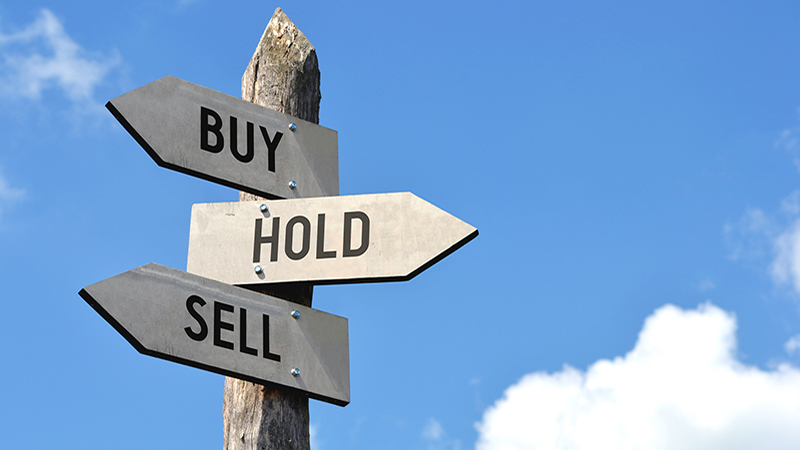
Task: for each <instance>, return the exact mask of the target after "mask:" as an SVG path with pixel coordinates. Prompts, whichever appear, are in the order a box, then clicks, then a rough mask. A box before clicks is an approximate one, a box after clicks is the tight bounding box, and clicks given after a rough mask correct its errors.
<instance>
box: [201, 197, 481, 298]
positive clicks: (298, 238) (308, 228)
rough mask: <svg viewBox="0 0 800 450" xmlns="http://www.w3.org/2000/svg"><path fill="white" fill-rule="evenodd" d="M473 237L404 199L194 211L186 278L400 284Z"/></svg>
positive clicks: (463, 226)
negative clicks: (193, 276)
mask: <svg viewBox="0 0 800 450" xmlns="http://www.w3.org/2000/svg"><path fill="white" fill-rule="evenodd" d="M477 235H478V230H477V229H476V228H475V227H473V226H471V225H469V224H467V223H465V222H463V221H461V220H459V219H458V218H456V217H454V216H452V215H450V214H448V213H446V212H444V211H442V210H441V209H439V208H437V207H435V206H433V205H431V204H430V203H428V202H426V201H424V200H422V199H420V198H419V197H417V196H415V195H414V194H411V193H409V192H402V193H394V194H371V195H352V196H342V197H318V198H307V199H305V198H304V199H295V200H275V201H268V202H266V201H265V202H233V203H205V204H196V205H194V206H193V207H192V222H191V228H190V232H189V258H188V263H187V271H188V272H190V273H194V274H197V275H200V276H204V277H208V278H212V279H215V280H219V281H222V282H225V283H230V284H235V285H259V284H269V283H288V282H308V283H312V284H334V283H358V282H371V281H405V280H409V279H411V278H413V277H414V276H416V275H417V274H419V273H420V272H422V271H423V270H425V269H427V268H428V267H430V266H431V265H433V264H435V263H436V262H438V261H439V260H441V259H442V258H444V257H445V256H447V255H449V254H450V253H452V252H454V251H456V250H457V249H458V248H460V247H461V246H463V245H464V244H466V243H467V242H469V241H470V240H472V239H473V238H475V237H476V236H477Z"/></svg>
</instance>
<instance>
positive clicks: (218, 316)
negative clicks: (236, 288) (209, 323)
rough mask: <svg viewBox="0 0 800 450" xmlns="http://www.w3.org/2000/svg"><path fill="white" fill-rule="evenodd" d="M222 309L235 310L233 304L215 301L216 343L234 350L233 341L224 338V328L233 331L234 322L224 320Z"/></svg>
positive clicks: (226, 310)
mask: <svg viewBox="0 0 800 450" xmlns="http://www.w3.org/2000/svg"><path fill="white" fill-rule="evenodd" d="M222 311H225V312H230V313H232V312H233V306H231V305H228V304H226V303H222V302H214V345H216V346H217V347H222V348H227V349H230V350H233V342H228V341H223V340H222V336H221V334H222V330H229V331H233V324H232V323H230V322H223V321H222Z"/></svg>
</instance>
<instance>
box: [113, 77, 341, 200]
mask: <svg viewBox="0 0 800 450" xmlns="http://www.w3.org/2000/svg"><path fill="white" fill-rule="evenodd" d="M106 108H108V110H109V111H110V112H111V113H112V114H113V115H114V117H115V118H116V119H117V120H118V121H119V122H120V123H121V124H122V126H123V127H125V129H126V130H127V131H128V133H130V134H131V136H133V138H134V139H136V142H138V143H139V145H141V146H142V148H144V149H145V151H147V153H148V154H149V155H150V157H151V158H153V160H154V161H155V162H156V164H158V165H159V166H162V167H166V168H168V169H172V170H176V171H178V172H183V173H185V174H188V175H192V176H195V177H198V178H202V179H205V180H208V181H212V182H214V183H219V184H222V185H225V186H228V187H232V188H235V189H239V190H241V191H245V192H249V193H252V194H255V195H259V196H262V197H266V198H273V199H275V198H299V197H320V196H329V195H338V194H339V153H338V137H337V133H336V131H334V130H331V129H328V128H325V127H321V126H319V125H316V124H314V123H311V122H307V121H305V120H301V119H298V118H295V117H292V116H288V115H286V114H282V113H279V112H277V111H274V110H271V109H268V108H264V107H262V106H258V105H256V104H253V103H250V102H247V101H244V100H240V99H238V98H235V97H231V96H229V95H227V94H223V93H221V92H217V91H214V90H211V89H208V88H205V87H202V86H198V85H196V84H193V83H190V82H188V81H184V80H181V79H178V78H175V77H172V76H166V77H164V78H161V79H159V80H156V81H154V82H152V83H150V84H147V85H145V86H142V87H140V88H138V89H135V90H133V91H131V92H128V93H126V94H123V95H121V96H119V97H117V98H115V99H112V100H110V101H109V102H108V103H107V104H106Z"/></svg>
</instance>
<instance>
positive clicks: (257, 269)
mask: <svg viewBox="0 0 800 450" xmlns="http://www.w3.org/2000/svg"><path fill="white" fill-rule="evenodd" d="M253 270H255V271H256V273H261V272H263V271H264V269H262V268H261V266H255V267H253Z"/></svg>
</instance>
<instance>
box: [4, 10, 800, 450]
mask: <svg viewBox="0 0 800 450" xmlns="http://www.w3.org/2000/svg"><path fill="white" fill-rule="evenodd" d="M279 6H280V7H282V8H283V9H284V11H285V12H286V13H287V15H288V16H289V17H290V18H291V19H292V20H293V21H294V22H295V24H297V25H298V27H299V28H300V29H301V30H302V31H303V32H304V33H305V34H306V36H307V37H308V38H309V40H310V41H311V42H312V44H313V45H314V46H315V47H316V49H317V54H318V57H319V60H320V70H321V72H322V103H321V110H320V124H321V125H323V126H326V127H328V128H332V129H334V130H337V131H338V134H339V170H340V190H341V193H342V194H367V193H380V192H400V191H411V192H413V193H415V194H416V195H418V196H419V197H421V198H423V199H425V200H427V201H429V202H431V203H433V204H435V205H437V206H439V207H440V208H442V209H444V210H446V211H448V212H450V213H452V214H454V215H455V216H457V217H459V218H461V219H463V220H465V221H467V222H468V223H470V224H472V225H474V226H476V227H477V228H478V229H479V230H480V236H479V237H478V238H477V239H475V240H474V241H472V242H470V243H469V244H467V245H466V246H465V247H464V248H462V249H461V250H459V251H458V252H456V253H454V254H453V255H451V256H449V257H448V258H446V259H445V260H443V261H442V262H440V263H439V264H437V265H435V266H433V267H432V268H431V269H429V270H428V271H426V272H424V273H422V274H421V275H419V276H418V277H417V278H415V279H413V280H411V281H409V282H404V283H386V284H365V285H355V286H346V285H345V286H324V287H318V288H317V289H316V290H315V295H314V307H315V308H318V309H321V310H324V311H327V312H331V313H334V314H337V315H341V316H344V317H347V318H348V319H349V324H350V345H351V347H350V356H351V394H352V398H351V401H352V402H351V404H350V405H348V406H347V407H344V408H341V407H337V406H333V405H328V404H324V403H320V402H316V401H312V405H311V424H312V429H313V448H315V449H316V450H330V449H335V448H348V449H372V448H385V449H436V450H438V449H447V450H451V449H452V450H455V449H467V448H478V449H480V450H494V449H510V448H520V449H563V448H571V449H586V448H592V449H597V448H601V449H602V448H615V449H626V448H638V449H645V450H649V449H656V448H691V449H711V448H729V449H730V448H743V449H744V448H754V447H756V446H758V447H762V448H773V449H781V448H787V449H789V448H792V449H794V448H798V447H799V446H800V429H798V427H797V426H796V423H797V421H798V419H800V368H799V367H798V365H799V364H800V302H799V300H800V83H798V80H800V59H798V58H797V56H796V55H798V54H800V40H798V38H797V23H798V22H799V21H800V20H799V19H800V6H798V5H797V4H796V3H795V2H766V3H763V2H762V3H760V4H757V5H756V4H754V3H749V4H748V3H743V2H736V3H733V4H732V3H731V2H701V3H698V2H673V3H670V4H668V5H667V4H652V3H651V4H646V3H645V4H643V3H641V2H614V3H613V4H610V5H598V4H596V3H595V2H512V1H505V2H494V3H492V4H483V3H477V2H464V3H459V4H457V3H450V2H429V1H428V2H413V1H412V2H394V3H388V4H384V3H381V2H341V3H339V4H337V5H331V4H328V3H318V2H287V3H283V4H267V3H264V2H248V1H244V2H235V3H233V4H226V5H225V6H220V4H219V3H215V2H209V1H205V0H195V1H173V2H154V1H145V2H126V3H124V4H116V3H113V2H93V1H81V0H78V1H70V2H66V1H53V2H47V3H41V4H36V3H31V2H14V3H9V2H3V3H0V130H2V141H1V142H2V143H0V248H2V257H0V274H2V275H0V284H1V285H2V286H3V288H4V290H3V292H4V294H3V296H2V305H3V314H0V353H1V354H2V355H3V360H4V362H3V369H4V370H2V371H1V372H0V385H2V386H3V388H2V389H0V419H2V420H0V424H2V425H0V434H2V435H3V436H4V443H5V445H6V446H8V447H9V448H49V447H52V446H53V445H57V446H58V447H60V448H81V449H94V448H97V449H100V448H103V449H104V448H117V449H128V448H130V449H134V448H137V449H138V448H193V449H197V448H219V447H220V446H221V444H222V418H221V402H222V385H223V378H222V377H221V376H219V375H216V374H212V373H207V372H203V371H200V370H197V369H194V368H189V367H185V366H181V365H178V364H174V363H170V362H166V361H162V360H158V359H154V358H149V357H145V356H142V355H139V354H138V353H136V351H135V350H134V349H133V348H132V347H131V346H130V345H129V344H128V343H127V342H125V340H124V339H123V338H122V337H121V336H120V335H118V334H117V333H116V332H115V331H114V330H113V328H112V327H111V326H109V325H108V324H107V323H106V322H104V321H103V320H102V318H101V317H100V316H98V315H97V314H96V313H95V312H94V311H93V310H92V309H91V308H90V307H89V306H88V305H87V304H86V303H85V302H84V301H83V300H82V299H81V298H80V297H79V296H78V294H77V293H78V291H79V290H80V289H81V288H82V287H84V286H86V285H89V284H92V283H95V282H97V281H100V280H102V279H105V278H108V277H110V276H113V275H116V274H118V273H121V272H124V271H127V270H130V269H132V268H135V267H138V266H141V265H143V264H146V263H149V262H157V263H160V264H164V265H167V266H170V267H174V268H178V269H184V268H185V266H186V252H187V246H188V232H189V217H190V208H191V205H192V204H193V203H207V202H221V201H234V200H235V199H236V198H237V193H236V192H235V191H233V190H231V189H228V188H225V187H221V186H216V185H213V184H211V183H208V182H206V181H202V180H198V179H194V178H191V177H189V176H186V175H182V174H178V173H176V172H172V171H169V170H166V169H162V168H159V167H157V166H156V165H155V164H154V163H153V162H152V160H151V159H150V158H149V157H148V156H147V154H146V153H145V152H144V151H143V150H142V149H141V148H140V147H139V146H138V145H137V144H136V142H135V141H134V140H133V139H132V138H131V137H130V136H129V135H128V134H127V133H126V132H125V131H124V130H123V129H122V127H121V126H119V124H118V123H116V121H115V120H114V119H113V117H112V116H111V115H110V114H109V113H108V112H107V111H106V110H105V109H104V108H103V105H104V104H105V102H106V101H107V100H109V99H111V98H114V97H116V96H118V95H121V94H123V93H125V92H127V91H130V90H132V89H135V88H137V87H139V86H141V85H144V84H146V83H149V82H151V81H154V80H156V79H158V78H161V77H162V76H165V75H173V76H176V77H179V78H182V79H185V80H187V81H191V82H193V83H197V84H200V85H203V86H206V87H208V88H211V89H215V90H218V91H221V92H225V93H227V94H230V95H234V96H239V94H240V79H241V75H242V73H243V72H244V69H245V67H246V66H247V63H248V61H249V58H250V56H251V55H252V52H253V50H254V48H255V46H256V44H257V42H258V40H259V38H260V36H261V33H262V32H263V30H264V27H265V26H266V24H267V22H268V21H269V18H270V17H271V15H272V13H273V11H274V10H275V8H276V7H279ZM663 445H666V447H664V446H663Z"/></svg>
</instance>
